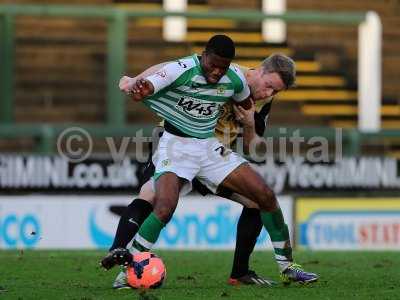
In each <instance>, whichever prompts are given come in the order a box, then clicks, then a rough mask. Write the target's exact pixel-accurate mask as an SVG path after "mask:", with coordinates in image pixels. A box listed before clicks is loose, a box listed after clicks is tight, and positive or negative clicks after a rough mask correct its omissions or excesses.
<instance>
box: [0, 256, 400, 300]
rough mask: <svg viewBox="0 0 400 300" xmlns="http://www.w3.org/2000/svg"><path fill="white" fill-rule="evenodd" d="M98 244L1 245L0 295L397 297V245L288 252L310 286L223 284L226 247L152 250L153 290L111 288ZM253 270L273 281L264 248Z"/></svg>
mask: <svg viewBox="0 0 400 300" xmlns="http://www.w3.org/2000/svg"><path fill="white" fill-rule="evenodd" d="M104 253H105V252H99V251H0V299H20V300H22V299H76V300H95V299H96V300H97V299H141V300H144V299H147V300H150V299H151V300H156V299H158V300H167V299H174V300H183V299H190V300H193V299H207V300H208V299H226V300H230V299H240V300H243V299H246V300H247V299H249V300H250V299H257V300H259V299H274V300H275V299H291V300H293V299H295V300H299V299H308V300H310V299H341V300H347V299H379V300H381V299H400V287H399V282H400V256H399V253H396V252H301V251H297V252H295V255H296V261H297V262H299V263H301V264H302V265H303V267H304V268H305V269H306V270H309V271H312V272H316V273H318V274H320V276H321V278H320V281H319V282H317V283H315V284H313V285H309V286H300V285H297V284H292V285H290V286H289V287H284V286H282V285H279V286H277V287H274V288H260V287H256V286H239V287H232V286H229V285H227V284H226V281H227V278H228V276H229V273H230V268H231V261H232V255H233V254H232V252H223V251H221V252H219V251H218V252H217V251H201V252H200V251H199V252H189V251H181V252H178V251H156V253H157V254H159V255H160V256H161V257H162V258H163V260H164V262H165V263H166V266H167V280H166V282H165V284H164V286H163V287H162V288H161V289H158V290H152V291H148V292H142V293H140V292H139V291H135V290H119V291H115V290H112V289H111V288H110V286H111V284H112V281H113V279H114V277H115V275H116V274H117V271H118V270H117V268H115V269H113V270H111V271H108V272H106V271H103V270H101V269H100V268H99V267H98V262H99V260H100V258H101V257H102V255H103V254H104ZM251 266H252V268H253V269H255V270H256V271H257V272H258V273H260V274H262V275H265V276H267V275H268V276H269V277H270V278H272V279H275V280H279V276H278V271H277V267H276V264H275V262H274V260H273V258H272V253H271V252H256V253H254V254H253V258H252V262H251Z"/></svg>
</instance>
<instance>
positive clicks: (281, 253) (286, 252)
mask: <svg viewBox="0 0 400 300" xmlns="http://www.w3.org/2000/svg"><path fill="white" fill-rule="evenodd" d="M261 220H262V222H263V224H264V227H265V229H266V230H267V231H268V234H269V236H270V238H271V242H272V246H273V247H274V252H275V260H276V262H277V263H278V266H279V269H280V270H281V271H283V270H285V269H286V268H287V267H288V266H289V265H290V264H291V263H292V261H293V258H292V247H291V245H290V237H289V229H288V226H287V225H286V224H285V220H284V218H283V214H282V210H281V209H280V208H278V209H277V210H275V211H273V212H262V213H261Z"/></svg>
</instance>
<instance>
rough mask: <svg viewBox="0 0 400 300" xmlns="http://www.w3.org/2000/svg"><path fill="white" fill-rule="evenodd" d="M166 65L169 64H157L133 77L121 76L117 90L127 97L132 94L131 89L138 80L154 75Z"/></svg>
mask: <svg viewBox="0 0 400 300" xmlns="http://www.w3.org/2000/svg"><path fill="white" fill-rule="evenodd" d="M168 63H170V62H163V63H160V64H157V65H154V66H151V67H150V68H148V69H146V70H144V71H143V72H142V73H140V74H139V75H137V76H135V77H129V76H123V77H122V78H121V79H120V80H119V89H120V90H121V91H122V92H125V93H126V94H127V95H130V94H131V92H132V88H133V86H134V84H135V82H136V81H137V80H138V79H141V78H146V77H147V76H150V75H153V74H155V73H156V72H158V71H159V70H161V69H162V68H163V67H164V66H166V65H167V64H168Z"/></svg>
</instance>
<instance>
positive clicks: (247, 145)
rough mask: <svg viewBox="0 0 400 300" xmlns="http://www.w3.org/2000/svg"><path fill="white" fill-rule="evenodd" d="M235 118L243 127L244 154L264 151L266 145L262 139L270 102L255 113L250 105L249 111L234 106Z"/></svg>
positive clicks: (253, 106) (253, 107)
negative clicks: (251, 151)
mask: <svg viewBox="0 0 400 300" xmlns="http://www.w3.org/2000/svg"><path fill="white" fill-rule="evenodd" d="M234 110H235V117H236V119H237V120H238V121H239V122H240V123H241V124H242V126H243V147H244V152H245V153H246V154H249V152H250V149H254V150H255V151H261V152H265V151H266V148H265V146H266V143H265V140H264V139H263V135H264V131H265V127H266V122H267V119H268V115H269V112H270V110H271V102H269V103H266V104H265V105H264V106H263V107H262V108H261V110H260V112H256V111H255V105H254V103H252V105H251V107H250V109H248V110H245V109H244V108H242V107H240V106H234Z"/></svg>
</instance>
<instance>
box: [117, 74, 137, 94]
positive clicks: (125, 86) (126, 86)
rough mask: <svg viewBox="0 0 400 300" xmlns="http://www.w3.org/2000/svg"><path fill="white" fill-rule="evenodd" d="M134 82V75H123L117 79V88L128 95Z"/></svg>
mask: <svg viewBox="0 0 400 300" xmlns="http://www.w3.org/2000/svg"><path fill="white" fill-rule="evenodd" d="M135 82H136V78H135V77H133V78H132V77H129V76H123V77H122V78H121V79H120V80H119V85H118V86H119V89H120V90H121V91H122V92H124V93H125V94H127V95H130V94H131V93H132V92H131V90H132V87H133V85H134V84H135Z"/></svg>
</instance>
